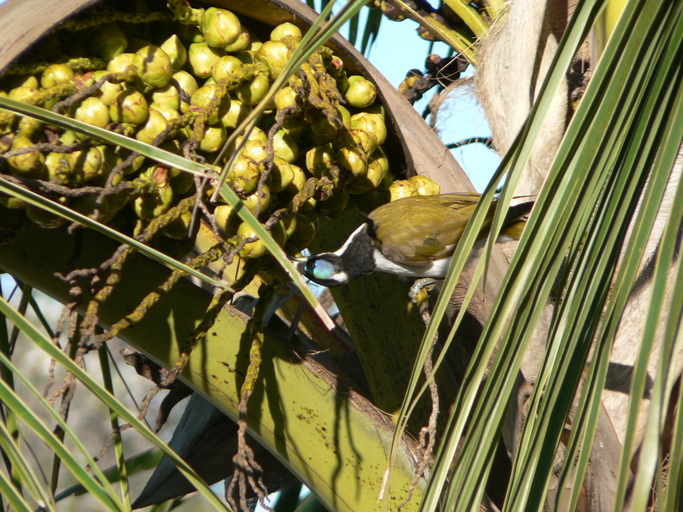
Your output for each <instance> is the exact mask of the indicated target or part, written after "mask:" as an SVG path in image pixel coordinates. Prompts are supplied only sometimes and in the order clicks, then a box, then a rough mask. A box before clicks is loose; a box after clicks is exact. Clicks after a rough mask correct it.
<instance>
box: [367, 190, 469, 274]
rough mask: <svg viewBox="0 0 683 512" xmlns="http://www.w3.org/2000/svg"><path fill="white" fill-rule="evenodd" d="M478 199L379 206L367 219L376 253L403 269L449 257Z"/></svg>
mask: <svg viewBox="0 0 683 512" xmlns="http://www.w3.org/2000/svg"><path fill="white" fill-rule="evenodd" d="M479 197H480V196H479V194H442V195H439V196H412V197H406V198H403V199H399V200H397V201H393V202H391V203H388V204H386V205H383V206H380V207H379V208H377V209H376V210H374V211H373V212H372V213H370V215H369V218H370V220H371V221H372V224H373V229H374V231H375V235H376V238H377V244H378V249H379V250H380V251H381V252H382V253H383V254H384V255H385V256H386V257H387V258H389V259H390V260H392V261H395V262H396V263H401V264H406V265H417V266H420V265H427V264H429V263H430V262H431V261H433V260H435V259H439V258H443V257H446V256H449V255H450V254H452V253H453V251H454V249H455V245H456V244H457V243H458V241H459V240H460V237H461V236H462V232H463V230H464V229H465V226H466V225H467V222H468V221H469V219H470V217H471V216H472V213H473V212H474V209H475V208H476V206H477V202H478V201H479Z"/></svg>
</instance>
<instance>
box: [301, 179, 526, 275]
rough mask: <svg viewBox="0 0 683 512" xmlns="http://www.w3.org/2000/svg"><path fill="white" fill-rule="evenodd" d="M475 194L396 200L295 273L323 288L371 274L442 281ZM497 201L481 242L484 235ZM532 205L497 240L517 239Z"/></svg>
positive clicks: (508, 221) (516, 213) (514, 211)
mask: <svg viewBox="0 0 683 512" xmlns="http://www.w3.org/2000/svg"><path fill="white" fill-rule="evenodd" d="M479 198H480V195H479V194H470V193H460V194H441V195H436V196H411V197H405V198H403V199H398V200H396V201H393V202H391V203H387V204H385V205H382V206H380V207H378V208H376V209H375V210H373V211H372V212H371V213H370V214H369V215H368V218H367V221H366V222H365V223H363V224H362V225H361V226H359V227H358V228H357V229H356V230H355V231H354V232H353V233H351V235H350V236H349V237H348V239H347V240H346V242H345V243H344V245H342V246H341V247H340V248H339V249H337V250H336V251H334V252H324V253H320V254H316V255H314V256H311V257H309V258H306V259H305V260H302V261H300V262H299V264H298V269H299V271H300V272H301V273H302V274H304V275H305V276H306V277H308V278H309V279H310V280H311V281H314V282H316V283H318V284H321V285H323V286H328V287H332V286H339V285H342V284H346V283H348V282H349V281H351V280H353V279H357V278H359V277H362V276H364V275H367V274H370V273H371V272H374V271H378V272H388V273H391V274H398V275H402V276H409V277H433V278H442V277H445V275H446V272H447V271H448V266H449V264H450V261H451V258H452V257H453V252H454V251H455V247H456V245H457V244H458V241H459V240H460V237H461V236H462V233H463V231H464V230H465V226H466V225H467V223H468V222H469V220H470V217H471V216H472V214H473V213H474V209H475V207H476V206H477V203H478V201H479ZM495 205H496V201H495V200H494V202H493V203H492V205H491V208H490V210H489V212H488V213H487V216H486V221H485V222H484V225H483V227H482V229H481V232H480V233H479V238H480V239H483V238H484V237H486V236H487V234H488V231H489V229H490V226H491V222H492V220H493V214H494V210H495ZM532 206H533V202H525V203H521V204H518V205H516V206H512V207H511V208H510V209H509V211H508V214H507V216H506V218H505V223H504V225H503V229H502V231H501V234H500V235H499V237H498V240H499V241H505V240H511V239H518V238H519V236H520V235H521V233H522V230H523V229H524V225H525V223H526V215H527V214H528V213H529V211H530V210H531V207H532Z"/></svg>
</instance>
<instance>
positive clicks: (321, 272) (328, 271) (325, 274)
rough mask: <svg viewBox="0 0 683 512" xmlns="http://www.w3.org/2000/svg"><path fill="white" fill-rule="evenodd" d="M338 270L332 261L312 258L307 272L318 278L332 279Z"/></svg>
mask: <svg viewBox="0 0 683 512" xmlns="http://www.w3.org/2000/svg"><path fill="white" fill-rule="evenodd" d="M336 271H337V269H336V268H335V266H334V265H333V264H332V263H330V262H329V261H327V260H323V259H315V260H310V261H309V262H308V263H307V264H306V273H307V274H309V275H311V276H312V277H314V278H316V279H331V278H332V276H334V274H335V273H336Z"/></svg>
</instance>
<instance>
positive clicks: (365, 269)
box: [297, 224, 375, 287]
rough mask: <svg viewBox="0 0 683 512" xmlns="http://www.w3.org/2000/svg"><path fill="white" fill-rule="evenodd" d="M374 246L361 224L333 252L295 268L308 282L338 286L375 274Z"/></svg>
mask: <svg viewBox="0 0 683 512" xmlns="http://www.w3.org/2000/svg"><path fill="white" fill-rule="evenodd" d="M374 251H375V244H374V241H373V239H372V238H371V237H370V235H369V234H368V225H367V224H363V225H362V226H360V227H359V228H358V229H356V231H354V232H353V233H352V234H351V236H350V237H349V238H348V239H347V240H346V242H345V243H344V245H343V246H342V247H341V248H339V249H338V250H336V251H335V252H324V253H321V254H317V255H315V256H311V257H310V258H308V259H307V260H306V261H303V262H301V263H299V264H298V265H297V269H298V270H299V272H301V273H302V274H304V275H305V276H306V277H308V278H309V279H310V280H311V281H313V282H315V283H318V284H320V285H323V286H327V287H334V286H340V285H342V284H346V283H348V282H349V281H351V280H353V279H357V278H359V277H362V276H364V275H367V274H369V273H371V272H372V271H373V270H375V258H374Z"/></svg>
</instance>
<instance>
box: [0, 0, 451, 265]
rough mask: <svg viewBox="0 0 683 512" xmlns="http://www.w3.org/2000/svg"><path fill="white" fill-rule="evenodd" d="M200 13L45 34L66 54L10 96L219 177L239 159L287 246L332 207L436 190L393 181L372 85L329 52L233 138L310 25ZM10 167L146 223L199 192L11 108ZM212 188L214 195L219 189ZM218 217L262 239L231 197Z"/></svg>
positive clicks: (248, 253) (243, 194)
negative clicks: (264, 28) (249, 23)
mask: <svg viewBox="0 0 683 512" xmlns="http://www.w3.org/2000/svg"><path fill="white" fill-rule="evenodd" d="M191 11H192V12H191V13H190V15H188V16H186V17H185V19H182V17H180V16H178V15H177V13H176V18H181V19H179V20H176V21H167V22H163V23H162V22H154V23H149V24H139V23H138V24H132V23H104V24H100V25H98V26H96V27H94V28H92V27H89V28H87V29H84V30H82V31H81V32H80V33H79V32H75V33H66V34H65V33H62V32H56V33H55V34H53V35H51V36H49V37H50V39H49V42H47V43H46V42H43V45H48V46H49V47H50V49H51V50H50V51H51V52H52V53H53V54H54V56H55V63H52V64H31V63H30V62H28V63H26V64H25V65H23V66H15V71H16V69H18V70H20V71H25V72H23V73H22V72H19V73H16V74H9V75H6V76H4V77H0V96H7V97H9V98H12V99H15V100H17V101H20V102H25V103H31V104H34V105H39V106H42V107H44V108H47V109H53V110H57V111H59V112H61V113H64V114H66V115H68V116H70V117H73V118H74V119H78V120H80V121H83V122H85V123H88V124H91V125H93V126H97V127H100V128H105V129H108V130H113V131H117V132H119V133H122V134H124V135H127V136H129V137H132V138H135V139H137V140H140V141H142V142H145V143H149V144H152V145H156V146H160V147H162V148H163V149H166V150H168V151H171V152H174V153H177V154H179V155H184V156H185V157H187V158H191V159H194V160H197V161H200V162H202V163H205V164H206V165H207V168H209V169H212V170H214V171H216V173H219V172H220V170H221V168H222V167H223V166H225V165H226V164H227V163H228V162H232V163H231V166H230V168H229V172H228V175H227V182H228V184H229V185H230V187H231V188H232V189H233V190H234V191H235V192H236V193H237V194H238V195H239V196H240V198H241V199H242V200H243V202H244V203H245V205H246V207H247V208H248V209H249V210H251V211H252V212H253V213H254V214H255V215H256V216H257V217H258V218H259V220H261V221H262V222H264V223H265V224H266V226H267V227H268V228H269V229H270V230H271V233H272V235H273V237H274V238H275V239H276V240H277V241H278V243H280V244H281V245H282V246H283V247H284V248H285V249H286V250H287V251H288V252H289V253H290V254H296V253H298V252H300V251H301V250H303V249H304V248H305V247H307V246H308V244H309V243H310V242H311V240H312V239H313V236H314V234H315V226H316V225H317V224H318V220H319V218H320V217H321V216H326V217H333V216H335V215H337V214H339V213H340V212H342V211H343V210H344V209H346V208H347V207H348V206H349V204H350V201H351V202H357V203H358V205H362V206H361V207H362V208H364V209H368V208H371V207H374V206H377V205H378V204H380V203H381V202H383V201H386V200H388V199H389V198H390V197H391V198H392V199H394V198H399V197H404V196H406V195H414V194H417V193H422V194H433V193H438V189H437V188H435V184H433V182H431V184H430V183H426V184H425V183H424V180H423V181H422V182H419V183H418V181H419V180H422V178H418V177H416V178H414V179H411V180H406V181H405V186H400V185H398V184H400V183H403V182H401V181H399V182H397V184H394V185H392V183H393V182H394V177H393V175H392V173H390V171H389V161H388V159H387V156H386V154H385V152H384V150H383V148H382V145H383V144H384V142H385V140H386V137H387V129H386V124H385V118H384V111H383V108H382V106H381V105H380V104H379V102H378V101H377V91H376V88H375V85H374V84H373V83H372V82H371V81H369V80H367V79H366V78H364V77H362V76H360V75H349V74H348V73H347V72H346V70H345V69H344V65H343V63H342V61H341V59H340V58H339V57H338V56H336V55H334V54H333V52H332V51H331V50H330V49H328V48H322V49H321V50H320V51H318V52H316V53H314V54H313V55H312V56H311V57H310V58H309V59H308V61H307V62H306V63H305V64H304V65H303V66H302V67H301V69H300V70H299V72H298V73H295V74H294V76H293V77H292V78H291V79H290V80H289V82H288V84H287V86H286V87H284V88H283V89H282V90H280V91H279V92H278V94H277V96H276V97H275V99H274V100H273V101H271V102H270V104H269V105H268V110H267V111H266V113H265V115H264V116H263V118H262V120H261V122H260V123H259V126H258V127H256V128H254V129H253V130H252V131H251V132H250V133H249V134H248V135H247V139H246V140H242V138H241V137H238V138H237V140H236V141H234V142H233V143H232V144H231V146H230V147H226V141H227V140H228V139H229V137H230V135H231V134H233V132H234V130H235V129H236V128H237V127H238V126H239V125H240V123H241V122H242V121H243V120H244V119H245V118H246V117H247V116H248V115H249V113H250V112H251V111H252V109H253V108H254V107H255V106H256V105H257V104H259V102H261V100H262V99H263V98H264V97H265V95H266V93H267V92H268V90H269V88H270V86H271V84H272V83H273V81H274V80H275V79H276V78H277V77H278V76H279V75H280V73H281V72H282V70H283V68H284V67H285V65H286V64H287V62H288V60H289V59H290V58H291V56H292V53H293V52H294V50H295V49H296V48H297V46H298V44H299V42H300V40H301V37H302V33H301V30H300V29H299V28H298V27H297V26H296V25H294V24H292V23H283V24H281V25H279V26H277V27H275V28H274V29H272V31H271V32H270V34H267V37H259V34H257V33H255V32H254V31H250V30H249V29H247V28H246V27H245V26H244V25H243V24H242V22H241V21H240V19H239V18H238V17H237V16H236V15H235V14H233V13H232V12H230V11H228V10H226V9H221V8H216V7H210V8H207V9H191ZM260 35H262V36H263V34H260ZM75 41H77V42H80V46H79V45H78V44H76V43H75ZM85 41H87V44H84V42H85ZM43 51H45V50H44V49H43ZM64 54H68V55H69V57H64ZM0 172H1V173H5V174H10V175H12V176H15V177H18V178H21V179H25V180H42V181H44V182H47V183H50V184H53V185H55V187H53V192H51V197H53V198H54V199H56V200H58V201H60V202H61V203H63V204H65V205H67V206H68V207H70V208H73V209H74V210H77V211H79V212H81V213H84V214H86V215H90V216H93V217H96V218H97V219H98V220H100V221H102V222H110V221H112V219H114V218H115V217H117V218H118V217H124V216H125V217H126V218H127V219H130V218H131V217H132V214H133V213H134V215H135V217H132V218H133V219H134V220H136V224H137V227H136V230H140V229H141V228H140V226H141V225H142V226H144V224H145V223H146V222H151V221H152V220H154V219H157V218H159V217H160V216H162V215H164V214H165V213H166V212H168V211H169V209H171V208H172V207H173V206H175V205H177V204H178V203H179V202H180V201H181V200H182V199H183V198H185V197H190V196H193V195H194V194H196V191H197V188H196V187H197V185H198V182H196V181H195V180H194V178H193V176H192V175H189V174H187V173H184V172H181V171H180V170H178V169H173V168H167V167H164V166H162V165H160V164H158V163H156V162H153V161H151V160H148V159H146V158H145V157H143V156H140V155H137V156H136V155H134V154H133V155H131V153H130V151H129V150H126V149H125V148H122V147H118V146H113V145H108V144H105V143H103V142H101V141H99V140H97V139H91V138H90V137H87V136H84V135H82V134H80V133H76V132H73V131H71V130H63V129H59V128H56V127H54V126H47V125H44V124H43V123H41V122H39V121H35V120H33V119H31V118H28V117H21V116H18V115H14V114H12V113H9V112H6V111H0ZM122 184H127V185H126V186H122ZM57 186H61V187H67V188H68V189H70V190H75V189H79V188H84V187H89V188H88V190H91V189H92V190H95V191H96V190H97V189H96V188H94V187H99V188H100V189H101V191H100V192H99V193H83V194H66V193H64V194H62V195H60V194H59V190H64V189H60V188H59V187H57ZM205 189H206V190H205V191H204V192H205V199H207V200H208V197H209V195H210V194H211V193H212V191H213V187H212V184H209V186H207V187H205ZM102 191H104V192H102ZM354 198H356V199H355V200H354ZM0 204H2V206H4V207H5V208H13V209H20V208H21V209H23V210H24V211H25V213H26V215H27V216H28V218H29V219H30V220H31V221H33V222H35V223H37V224H39V225H41V226H44V227H56V226H58V225H60V224H61V223H62V219H61V218H59V217H55V216H53V215H51V214H48V213H46V212H45V211H43V210H41V209H39V208H36V207H33V206H30V205H25V204H24V203H23V201H21V200H20V199H17V198H13V197H7V196H5V197H0ZM207 211H208V212H209V213H210V214H211V215H212V218H211V219H207V220H210V221H211V222H212V223H213V224H214V225H215V226H217V227H218V228H219V229H220V230H221V231H222V232H223V235H225V236H227V237H238V238H237V239H238V240H239V239H245V238H252V237H253V235H254V234H253V232H251V229H250V228H249V226H248V225H246V224H243V223H242V222H241V220H240V219H239V217H238V216H237V215H236V213H235V212H234V211H233V209H232V207H231V206H229V205H227V204H217V205H213V204H209V205H208V210H204V212H207ZM276 211H279V212H280V215H278V216H277V222H272V214H273V213H274V212H276ZM122 212H125V215H124V213H122ZM117 214H118V215H117ZM190 219H191V214H190V212H189V211H186V212H183V214H182V215H180V216H179V217H178V216H177V217H176V218H175V219H174V220H173V222H172V223H170V222H169V223H168V225H167V226H165V228H164V231H163V232H164V234H165V235H167V236H169V237H173V238H178V239H182V238H184V237H187V236H188V226H189V222H190ZM269 219H271V222H268V220H269ZM140 223H142V224H140ZM265 251H266V249H265V246H263V244H261V243H260V241H256V242H251V243H247V244H246V245H244V247H243V248H242V249H241V251H240V256H242V257H245V258H259V257H261V256H262V255H263V254H264V253H265Z"/></svg>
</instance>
